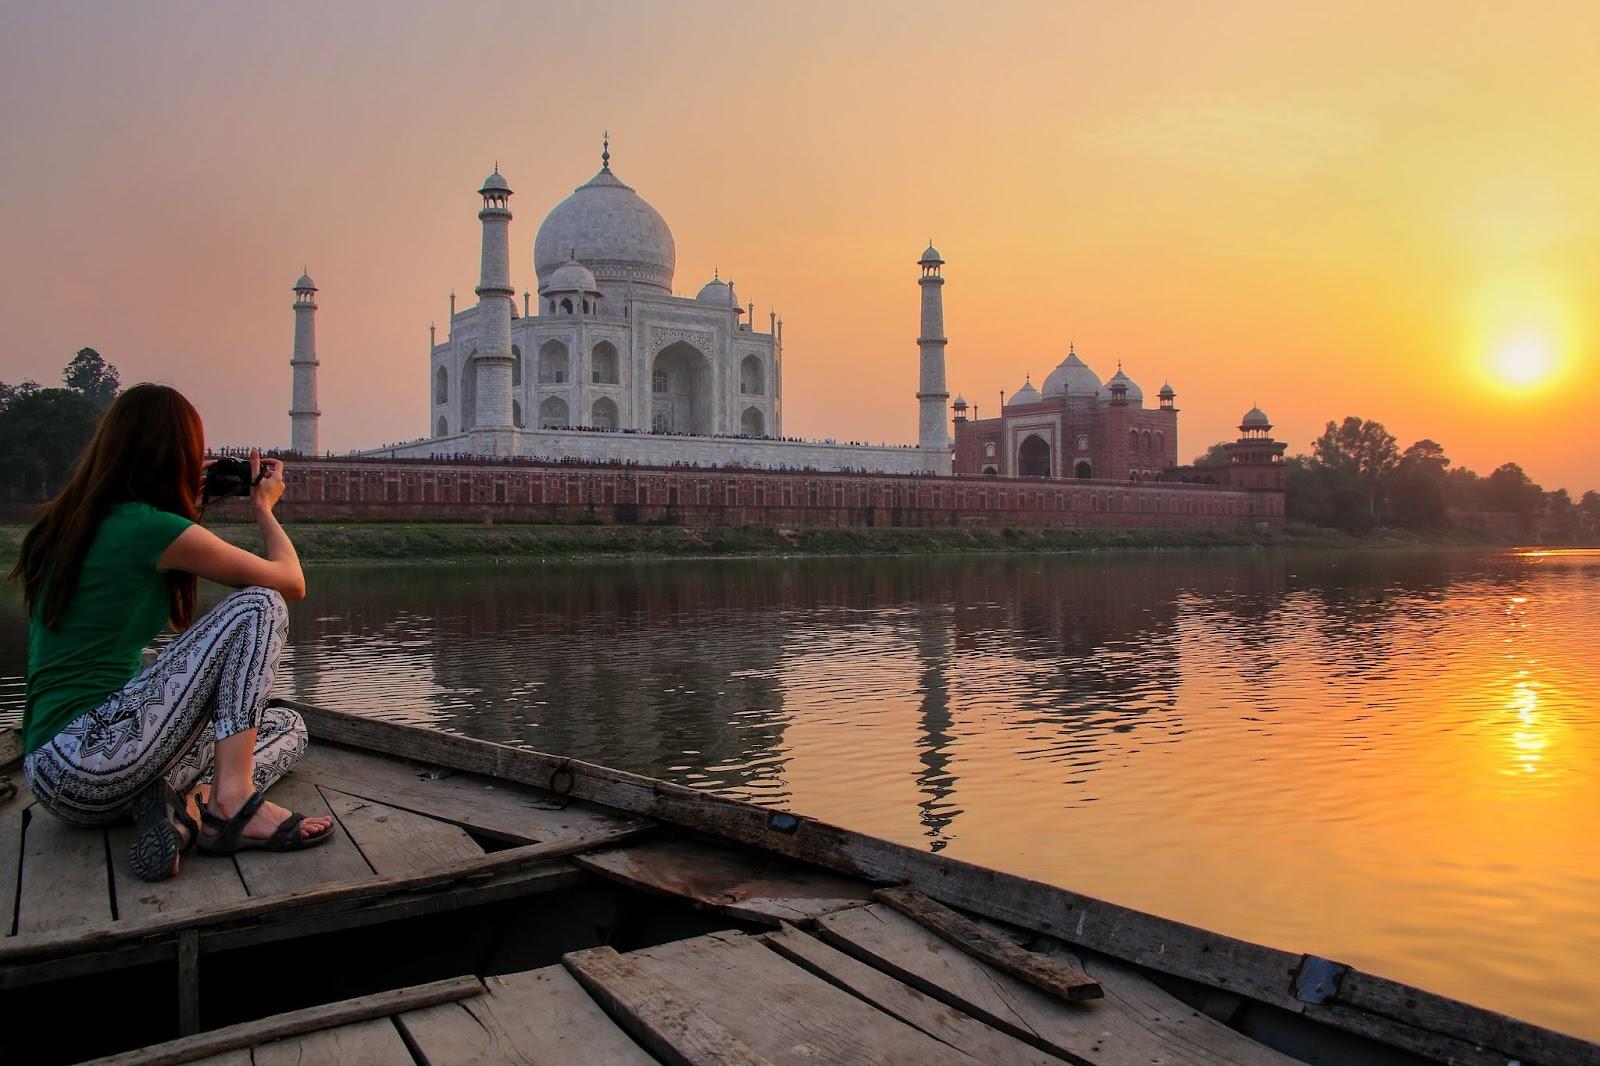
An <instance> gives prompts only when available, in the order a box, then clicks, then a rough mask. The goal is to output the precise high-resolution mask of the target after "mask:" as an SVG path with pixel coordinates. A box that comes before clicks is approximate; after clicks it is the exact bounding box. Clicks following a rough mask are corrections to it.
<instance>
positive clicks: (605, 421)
mask: <svg viewBox="0 0 1600 1066" xmlns="http://www.w3.org/2000/svg"><path fill="white" fill-rule="evenodd" d="M589 424H590V425H591V426H593V427H595V428H596V429H616V428H617V401H615V400H613V399H612V398H611V397H609V396H602V397H600V398H599V399H598V400H596V401H595V402H594V406H592V407H591V408H590V409H589Z"/></svg>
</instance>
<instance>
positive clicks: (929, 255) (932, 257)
mask: <svg viewBox="0 0 1600 1066" xmlns="http://www.w3.org/2000/svg"><path fill="white" fill-rule="evenodd" d="M917 262H919V263H942V262H944V256H942V255H940V254H939V249H937V248H935V247H934V246H933V242H932V241H929V242H928V248H927V250H926V251H924V252H923V253H922V258H921V259H918V260H917Z"/></svg>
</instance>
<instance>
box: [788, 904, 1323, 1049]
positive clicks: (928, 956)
mask: <svg viewBox="0 0 1600 1066" xmlns="http://www.w3.org/2000/svg"><path fill="white" fill-rule="evenodd" d="M818 929H819V931H820V932H821V934H822V936H823V937H824V938H825V939H827V940H829V941H830V942H831V943H834V944H836V945H838V946H839V947H841V948H842V949H844V950H845V951H848V952H850V953H852V954H854V955H856V956H857V957H858V958H861V959H864V960H865V961H867V962H869V963H871V964H872V965H873V966H875V967H877V968H879V969H881V970H883V971H885V972H886V973H889V974H892V975H893V976H895V977H897V978H899V979H900V980H903V981H905V982H907V983H908V984H911V985H913V986H914V987H916V988H918V989H920V990H922V991H923V992H925V993H927V994H928V995H931V996H934V997H935V998H937V999H940V1000H942V1001H944V1002H945V1003H948V1004H950V1005H951V1006H954V1007H957V1008H959V1009H961V1010H963V1011H966V1012H967V1013H968V1014H971V1015H973V1016H974V1017H976V1018H979V1019H981V1020H982V1021H985V1022H987V1023H988V1024H990V1025H992V1026H995V1027H996V1028H998V1029H1001V1030H1002V1031H1004V1032H1007V1033H1010V1034H1011V1035H1013V1036H1015V1037H1017V1038H1018V1039H1020V1040H1024V1041H1027V1042H1028V1043H1030V1044H1033V1045H1034V1046H1036V1047H1042V1048H1044V1049H1046V1050H1049V1051H1052V1052H1054V1053H1056V1054H1062V1055H1068V1056H1072V1057H1075V1058H1078V1059H1080V1060H1082V1061H1087V1062H1093V1063H1097V1064H1100V1063H1103V1064H1107V1066H1110V1064H1118V1066H1123V1064H1125V1066H1148V1064H1149V1063H1150V1062H1151V1061H1152V1060H1159V1061H1163V1062H1172V1061H1181V1062H1191V1063H1217V1064H1222V1063H1254V1064H1263V1066H1266V1064H1273V1066H1279V1064H1284V1063H1288V1062H1290V1061H1292V1060H1290V1059H1287V1058H1285V1057H1284V1056H1282V1055H1280V1054H1278V1053H1277V1052H1275V1051H1273V1050H1271V1049H1270V1048H1266V1047H1263V1046H1262V1045H1260V1044H1257V1043H1255V1042H1254V1041H1252V1040H1250V1039H1249V1038H1247V1037H1245V1036H1243V1035H1241V1034H1239V1033H1236V1032H1234V1031H1233V1030H1231V1029H1229V1028H1227V1027H1226V1026H1224V1025H1222V1024H1220V1023H1218V1022H1216V1021H1214V1020H1213V1019H1211V1018H1208V1017H1206V1016H1205V1015H1203V1014H1201V1013H1199V1012H1198V1011H1195V1010H1193V1009H1191V1008H1189V1007H1187V1006H1184V1005H1183V1004H1181V1003H1179V1002H1178V1001H1177V1000H1176V999H1173V998H1172V997H1170V996H1166V995H1165V993H1162V992H1160V990H1158V989H1155V988H1154V986H1152V985H1150V983H1149V982H1148V981H1147V980H1146V979H1145V978H1143V977H1140V976H1139V975H1138V974H1137V973H1135V972H1134V971H1133V970H1132V969H1131V968H1127V967H1123V968H1121V969H1120V970H1118V971H1117V972H1116V977H1117V980H1116V981H1114V982H1113V981H1109V980H1106V979H1105V978H1106V976H1107V975H1109V974H1110V973H1111V969H1110V968H1109V967H1108V968H1107V970H1106V972H1105V974H1102V975H1101V976H1102V985H1103V986H1104V990H1105V998H1104V999H1101V1000H1089V1001H1080V1002H1067V1001H1064V1000H1061V999H1059V998H1058V997H1056V996H1053V995H1050V994H1049V993H1047V992H1044V991H1042V990H1040V989H1038V988H1035V987H1034V986H1032V985H1030V984H1027V983H1025V982H1023V981H1020V980H1018V979H1016V978H1015V977H1012V976H1011V975H1010V974H1007V973H1003V972H1001V971H999V970H997V969H995V968H993V967H991V966H988V965H987V964H985V963H983V962H981V961H979V960H978V959H975V958H973V957H972V956H970V955H968V954H966V953H965V952H962V951H958V950H956V949H955V948H953V947H951V946H949V945H948V944H946V943H945V941H944V940H942V939H941V938H939V937H938V936H937V935H935V934H934V933H932V932H930V931H929V930H927V929H924V928H923V927H922V926H920V925H918V924H917V923H915V922H913V921H911V920H910V919H909V918H907V917H905V916H904V915H903V914H900V913H898V912H897V911H895V910H893V909H891V908H889V907H887V906H882V905H874V906H872V907H866V908H857V909H855V910H850V911H840V912H838V913H836V914H830V915H826V916H824V917H823V918H821V919H819V921H818ZM1073 962H1074V963H1078V960H1076V959H1073ZM1080 965H1081V964H1080ZM1152 1004H1156V1005H1158V1007H1152Z"/></svg>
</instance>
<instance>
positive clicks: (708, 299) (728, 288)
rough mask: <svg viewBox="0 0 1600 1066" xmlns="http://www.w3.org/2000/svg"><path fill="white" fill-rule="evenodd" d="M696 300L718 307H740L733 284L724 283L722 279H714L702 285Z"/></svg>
mask: <svg viewBox="0 0 1600 1066" xmlns="http://www.w3.org/2000/svg"><path fill="white" fill-rule="evenodd" d="M695 299H696V300H699V301H700V302H701V303H703V304H716V305H717V306H718V307H730V306H731V307H738V306H739V297H738V296H737V295H736V294H735V293H734V291H733V282H731V281H723V280H722V279H721V278H712V279H711V280H710V281H708V282H706V283H705V284H704V285H702V286H701V287H700V292H699V293H698V294H697V295H696V296H695Z"/></svg>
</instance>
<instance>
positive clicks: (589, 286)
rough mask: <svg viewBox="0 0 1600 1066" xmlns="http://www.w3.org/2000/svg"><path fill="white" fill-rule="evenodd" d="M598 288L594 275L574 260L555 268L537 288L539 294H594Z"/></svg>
mask: <svg viewBox="0 0 1600 1066" xmlns="http://www.w3.org/2000/svg"><path fill="white" fill-rule="evenodd" d="M599 291H600V287H599V286H598V285H597V284H595V280H594V275H593V274H592V273H590V271H589V268H588V267H586V266H584V265H583V264H582V263H580V262H578V261H577V260H576V259H568V260H567V261H566V262H565V263H562V264H561V265H560V266H558V267H556V269H555V271H554V273H552V274H551V275H550V277H549V278H548V279H546V281H545V283H544V284H543V285H541V286H539V292H540V294H541V295H542V294H544V293H547V292H582V293H596V292H599Z"/></svg>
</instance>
